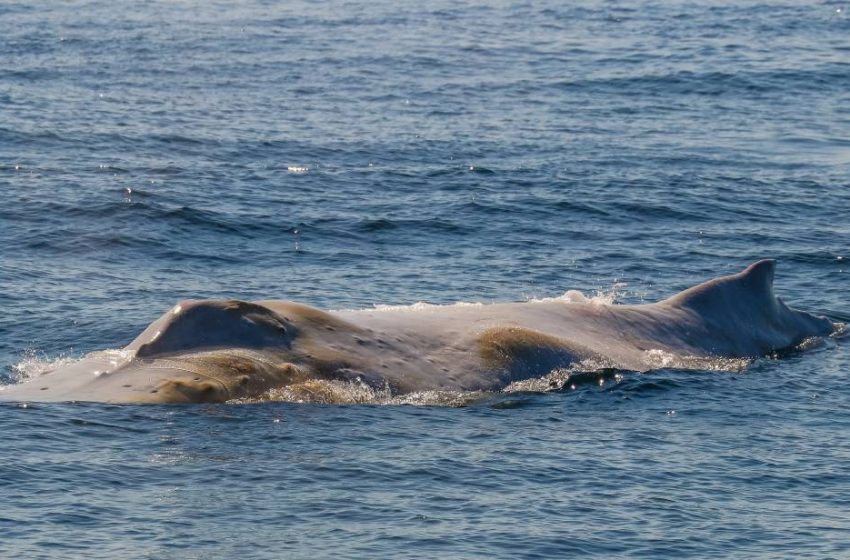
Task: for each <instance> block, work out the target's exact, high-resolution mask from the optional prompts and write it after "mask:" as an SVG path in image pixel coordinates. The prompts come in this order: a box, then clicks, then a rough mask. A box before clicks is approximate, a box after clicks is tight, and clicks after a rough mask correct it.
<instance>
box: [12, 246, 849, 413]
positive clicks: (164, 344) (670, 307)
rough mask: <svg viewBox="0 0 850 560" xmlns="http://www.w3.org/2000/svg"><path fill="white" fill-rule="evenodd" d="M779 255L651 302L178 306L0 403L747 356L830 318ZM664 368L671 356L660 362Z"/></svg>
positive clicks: (240, 394) (455, 385) (198, 397)
mask: <svg viewBox="0 0 850 560" xmlns="http://www.w3.org/2000/svg"><path fill="white" fill-rule="evenodd" d="M774 268H775V262H774V261H772V260H764V261H760V262H757V263H755V264H753V265H751V266H749V267H748V268H747V269H746V270H744V271H743V272H740V273H738V274H735V275H731V276H725V277H721V278H716V279H714V280H710V281H708V282H705V283H703V284H700V285H698V286H695V287H693V288H690V289H688V290H685V291H684V292H681V293H679V294H677V295H675V296H673V297H671V298H669V299H666V300H663V301H660V302H657V303H652V304H645V305H609V304H601V303H599V302H594V301H591V300H587V299H584V298H582V297H575V298H567V299H563V298H562V299H552V300H544V301H535V302H525V303H504V304H492V305H467V306H457V305H455V306H431V307H428V308H427V309H425V310H414V309H412V308H398V309H389V310H361V311H338V312H325V311H321V310H319V309H315V308H312V307H308V306H305V305H301V304H297V303H292V302H287V301H257V302H250V303H249V302H244V301H237V300H199V301H183V302H180V303H179V304H177V305H176V306H174V307H173V308H172V309H170V310H169V311H168V312H166V313H165V314H164V315H163V316H162V317H160V318H159V319H158V320H156V321H154V322H153V323H152V324H151V325H150V326H149V327H148V328H147V329H145V331H144V332H142V333H141V334H140V335H139V336H138V337H137V338H136V339H135V340H133V341H132V342H131V343H130V344H129V345H128V346H126V347H125V348H124V349H122V350H112V351H104V352H95V353H92V354H89V355H88V356H86V357H84V358H83V359H81V360H79V361H77V362H75V363H73V364H70V365H67V366H64V367H60V368H58V369H56V370H55V371H52V372H49V373H46V374H44V375H42V376H39V377H37V378H35V379H32V380H30V381H28V382H26V383H21V384H18V385H11V386H7V387H5V388H4V390H2V391H0V400H14V401H100V402H115V403H193V402H224V401H228V400H233V399H260V400H261V399H262V398H263V396H264V395H269V394H271V393H272V392H273V391H275V390H279V389H280V388H285V387H299V386H301V387H304V386H309V384H310V383H315V382H317V381H331V382H332V381H340V382H353V381H356V382H357V383H361V384H367V385H369V386H373V387H379V386H383V387H385V388H386V389H387V390H388V391H390V392H391V393H392V394H396V395H402V394H406V393H413V392H418V391H495V390H500V389H503V388H504V387H506V386H508V385H509V384H511V383H515V382H518V381H523V380H529V379H534V378H540V377H542V376H545V375H547V374H549V373H550V372H552V371H555V370H558V369H559V368H570V367H574V366H575V365H576V364H581V363H593V364H597V366H596V367H606V368H618V369H624V370H635V371H646V370H649V369H653V368H654V367H658V362H657V359H656V358H657V356H658V354H659V353H661V354H663V355H665V356H673V357H677V358H681V360H679V361H676V360H674V361H673V362H672V363H674V364H677V367H686V366H682V364H687V363H688V360H694V359H697V360H696V361H693V362H691V363H701V362H700V361H699V360H698V358H716V357H726V358H746V357H757V356H763V355H766V354H769V353H772V352H775V351H778V350H783V349H788V348H793V347H795V346H796V345H799V344H800V343H801V342H802V341H804V340H806V339H807V338H810V337H818V336H826V335H829V334H830V333H832V332H833V329H834V325H833V324H832V322H831V321H829V320H828V319H826V318H824V317H818V316H815V315H812V314H809V313H805V312H802V311H796V310H793V309H791V308H789V307H787V306H786V305H785V304H784V303H783V302H782V301H781V300H779V299H778V298H777V297H775V296H774V294H773V273H774ZM665 365H666V364H665Z"/></svg>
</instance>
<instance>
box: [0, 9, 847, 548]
mask: <svg viewBox="0 0 850 560" xmlns="http://www.w3.org/2000/svg"><path fill="white" fill-rule="evenodd" d="M233 4H234V5H231V3H226V2H220V3H195V2H170V3H166V2H162V3H131V2H123V1H121V0H118V1H112V2H99V1H96V2H73V3H61V4H60V3H51V2H44V3H33V2H27V3H23V2H20V3H19V2H4V3H2V4H0V63H2V64H0V247H2V249H0V251H2V253H0V259H1V260H0V301H2V304H3V313H2V314H1V315H0V363H1V364H2V366H3V368H4V374H3V375H4V376H5V377H6V378H7V379H8V378H11V377H14V376H15V375H17V372H18V369H20V368H24V369H27V368H31V367H34V365H33V364H36V365H37V364H38V363H43V362H44V361H50V360H54V359H56V358H59V357H62V356H78V355H80V354H81V353H83V352H88V351H91V350H95V349H100V348H114V347H117V346H121V345H123V344H125V343H126V342H127V341H129V340H130V339H131V338H132V337H133V336H135V335H136V334H137V333H138V332H139V331H140V330H141V329H142V328H143V327H144V326H146V325H147V324H148V323H149V322H150V321H151V320H153V319H154V318H156V317H157V316H158V315H159V314H160V313H162V312H163V311H164V310H165V309H167V308H168V307H169V306H171V305H172V304H173V303H174V302H175V301H177V300H178V299H181V298H186V297H225V296H234V297H240V298H243V299H252V298H280V299H296V300H300V301H304V302H306V303H310V304H313V305H317V306H321V307H328V308H352V307H368V306H371V305H374V304H399V303H412V302H415V301H418V300H426V301H430V302H435V303H441V302H453V301H482V302H491V301H505V300H522V299H524V298H528V297H539V296H552V295H557V294H560V293H563V292H564V291H565V290H566V289H568V288H577V289H581V290H584V291H586V292H591V293H592V292H594V291H597V290H601V291H603V292H607V293H610V292H611V291H612V290H613V291H616V292H617V293H618V294H619V299H620V300H621V301H626V302H638V301H643V300H647V301H652V300H655V299H658V298H661V297H666V296H667V295H670V294H671V293H673V292H675V291H677V290H680V289H682V288H685V287H688V286H690V285H692V284H694V283H695V282H698V281H701V280H704V279H706V278H709V277H712V276H716V275H718V274H724V273H730V272H735V271H738V270H739V269H742V268H743V267H744V266H746V265H747V264H749V263H750V262H752V261H754V260H757V259H759V258H763V257H775V258H777V259H779V261H780V263H779V270H778V275H777V291H778V293H780V295H782V296H783V297H784V299H785V300H786V301H788V302H789V303H791V304H793V305H795V306H797V307H800V308H805V309H809V310H821V311H825V312H829V313H831V314H833V315H834V316H835V317H847V316H848V313H850V310H848V307H847V294H848V288H847V286H848V282H847V279H848V259H850V225H848V209H849V208H850V140H848V138H850V16H848V15H846V11H847V10H850V4H847V3H845V2H811V3H806V2H770V3H767V2H765V3H754V2H738V3H724V2H699V3H696V2H694V3H680V2H630V3H615V2H583V3H569V4H570V5H569V6H563V5H561V4H562V3H555V2H550V3H533V4H532V3H523V2H505V3H499V2H493V3H488V4H480V5H469V6H462V5H458V4H456V3H436V2H427V3H426V2H420V3H416V2H378V3H375V2H371V3H339V2H335V3H312V2H305V3H299V2H290V3H285V4H284V5H279V4H277V3H273V2H240V3H233ZM303 168H306V170H305V169H303ZM848 364H850V355H848V345H847V344H846V341H845V340H832V341H828V342H827V343H826V344H825V345H823V346H821V347H820V348H817V349H815V350H813V351H811V352H808V353H805V354H800V355H793V356H790V357H787V358H784V359H781V360H762V361H759V362H757V363H755V364H754V365H753V366H752V367H751V368H749V369H748V370H747V371H746V372H744V373H738V374H733V373H718V372H701V371H676V370H661V371H657V372H653V373H650V374H645V375H639V374H625V375H624V376H623V378H622V380H621V381H619V382H608V383H606V384H604V385H603V386H602V387H597V386H584V387H579V388H578V389H577V390H576V391H573V392H568V393H550V394H512V395H494V396H492V397H489V398H485V399H484V400H482V401H481V402H478V403H475V404H472V405H471V406H467V407H464V408H441V407H399V406H320V405H297V404H288V403H272V404H265V405H257V406H194V407H130V406H124V407H118V406H103V405H52V406H47V405H31V406H29V407H28V408H21V407H19V406H15V405H3V406H0V434H2V435H0V438H2V440H0V441H2V445H0V556H3V557H27V558H36V557H44V558H48V557H49V558H53V557H63V558H71V557H80V558H97V557H103V558H115V557H119V556H120V557H138V558H234V557H243V558H308V557H310V558H315V557H331V556H333V557H351V558H357V557H359V558H365V557H393V558H424V557H480V558H485V557H486V558H494V557H500V558H517V557H527V558H558V557H569V556H582V557H590V556H595V557H600V558H611V557H645V558H682V557H698V558H706V557H718V558H730V557H740V558H757V557H764V558H775V557H793V558H803V557H810V558H828V557H832V558H847V557H850V509H848V506H847V504H848V503H850V471H848V467H850V441H848V435H847V434H848V433H850V431H848V429H850V407H848V400H850V389H849V388H848V384H847V382H846V377H847V373H848Z"/></svg>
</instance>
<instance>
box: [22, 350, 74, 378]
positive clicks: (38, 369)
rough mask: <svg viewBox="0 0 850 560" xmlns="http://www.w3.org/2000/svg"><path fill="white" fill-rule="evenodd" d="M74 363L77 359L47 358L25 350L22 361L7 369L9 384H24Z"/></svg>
mask: <svg viewBox="0 0 850 560" xmlns="http://www.w3.org/2000/svg"><path fill="white" fill-rule="evenodd" d="M76 361H77V358H75V357H71V356H59V357H56V358H49V357H47V356H46V355H44V354H43V353H41V352H39V351H38V350H35V349H27V350H25V351H24V355H23V359H21V361H19V362H18V363H16V364H12V365H11V366H10V367H9V368H8V370H7V371H8V378H9V381H10V382H11V383H24V382H26V381H29V380H31V379H35V378H37V377H41V376H42V375H44V374H46V373H50V372H51V371H53V370H55V369H57V368H60V367H63V366H66V365H68V364H72V363H74V362H76Z"/></svg>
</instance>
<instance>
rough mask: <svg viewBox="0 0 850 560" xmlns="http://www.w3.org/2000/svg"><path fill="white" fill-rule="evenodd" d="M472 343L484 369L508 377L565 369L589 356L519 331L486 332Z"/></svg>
mask: <svg viewBox="0 0 850 560" xmlns="http://www.w3.org/2000/svg"><path fill="white" fill-rule="evenodd" d="M476 342H477V344H478V353H479V356H480V357H481V360H482V361H483V362H484V367H486V368H488V369H494V370H495V369H502V370H506V371H508V372H510V374H511V375H512V376H514V375H522V374H525V373H527V372H529V371H535V370H536V371H540V370H541V369H543V370H547V371H551V370H553V369H555V368H558V367H567V366H569V365H570V364H572V363H574V362H577V361H579V360H581V359H582V358H587V357H589V356H590V355H592V352H590V351H588V350H587V349H585V348H582V347H580V346H579V345H578V344H576V343H571V342H569V341H567V340H564V339H561V338H558V337H556V336H551V335H548V334H544V333H541V332H538V331H535V330H532V329H527V328H523V327H494V328H490V329H487V330H485V331H484V332H482V333H481V334H480V335H479V336H478V338H477V341H476Z"/></svg>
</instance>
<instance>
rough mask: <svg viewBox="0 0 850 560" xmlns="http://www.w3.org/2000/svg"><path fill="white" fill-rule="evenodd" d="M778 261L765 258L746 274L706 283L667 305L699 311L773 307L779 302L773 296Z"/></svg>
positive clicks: (671, 299)
mask: <svg viewBox="0 0 850 560" xmlns="http://www.w3.org/2000/svg"><path fill="white" fill-rule="evenodd" d="M775 270H776V261H775V260H773V259H765V260H761V261H758V262H756V263H753V264H751V265H750V266H748V267H747V268H745V269H744V270H743V271H741V272H739V273H737V274H731V275H729V276H721V277H719V278H715V279H713V280H709V281H708V282H703V283H702V284H699V285H697V286H694V287H693V288H689V289H687V290H685V291H683V292H680V293H678V294H676V295H675V296H673V297H671V298H668V299H666V300H664V301H663V303H665V304H667V305H673V306H676V307H686V308H690V309H692V310H694V311H697V312H704V311H709V310H711V311H718V310H719V308H722V307H723V306H731V307H728V308H727V309H729V310H732V309H737V310H741V307H750V306H756V307H758V308H761V309H765V307H766V306H767V307H768V308H772V306H773V305H774V304H775V302H776V297H775V296H774V295H773V275H774V271H775Z"/></svg>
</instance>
